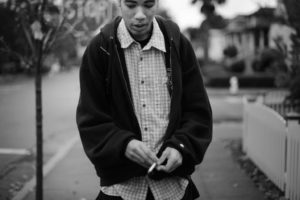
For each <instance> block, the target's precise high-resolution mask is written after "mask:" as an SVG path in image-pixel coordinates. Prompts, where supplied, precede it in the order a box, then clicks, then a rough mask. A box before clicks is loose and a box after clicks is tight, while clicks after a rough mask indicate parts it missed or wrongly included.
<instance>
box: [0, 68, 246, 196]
mask: <svg viewBox="0 0 300 200" xmlns="http://www.w3.org/2000/svg"><path fill="white" fill-rule="evenodd" d="M0 94H1V96H0V102H1V104H0V117H1V121H0V128H1V140H0V152H1V150H2V153H0V163H1V164H0V167H1V168H0V170H1V176H0V178H1V179H0V194H1V195H2V196H1V195H0V197H3V199H4V197H5V198H6V197H9V198H11V197H13V196H14V195H16V194H18V191H20V190H21V188H22V186H23V185H24V184H26V181H29V180H30V179H31V178H32V176H34V174H33V172H34V167H33V170H31V172H29V174H28V175H26V170H23V172H24V173H25V175H26V176H25V175H24V174H20V172H18V171H22V170H21V169H22V167H20V168H18V166H17V165H23V166H24V162H23V163H22V161H24V160H26V159H22V157H26V155H22V153H18V151H16V150H30V152H31V153H33V154H35V152H34V149H35V143H36V141H35V115H34V113H35V107H34V80H33V79H32V78H31V79H24V80H20V81H15V82H13V83H10V84H3V85H0ZM78 94H79V83H78V69H74V70H71V71H69V72H61V73H58V74H54V75H52V76H45V77H44V78H43V113H44V114H43V115H44V119H43V122H44V123H43V124H44V162H45V164H47V161H48V160H49V159H51V157H53V155H55V154H56V153H57V152H58V151H59V150H60V149H61V147H63V146H65V145H66V143H67V142H68V141H70V139H72V138H75V137H77V136H78V133H77V128H76V123H75V109H76V104H77V101H78ZM208 94H209V96H210V101H211V104H212V108H213V113H214V122H215V124H214V130H215V131H214V132H215V133H216V134H215V135H214V141H215V142H214V144H215V145H212V148H210V149H209V150H208V156H207V164H206V165H203V166H201V167H200V168H197V171H202V173H200V174H199V173H198V172H197V173H195V174H196V175H194V179H195V182H196V184H197V187H198V188H199V190H200V192H201V194H202V195H203V196H204V197H207V199H218V198H220V196H222V193H223V192H224V190H217V191H216V192H213V190H215V188H214V187H220V188H222V185H221V184H227V182H226V181H227V180H229V181H230V180H231V183H230V184H231V185H227V187H226V188H227V189H226V190H227V191H230V189H231V190H232V189H234V190H235V187H237V186H235V187H233V186H232V184H237V183H235V182H234V181H239V180H240V179H235V178H234V177H233V178H231V179H230V178H229V176H228V175H230V173H228V171H227V172H226V173H227V174H228V175H225V176H224V173H223V174H222V172H221V171H220V167H222V166H220V165H219V164H217V163H216V161H217V160H223V161H222V162H223V163H224V162H227V161H228V158H229V157H230V155H229V154H228V152H227V153H226V151H223V150H222V148H223V146H222V140H224V139H228V138H229V139H232V138H240V137H241V133H242V126H241V125H242V124H241V120H242V99H241V96H230V95H228V91H227V90H226V89H223V90H220V91H218V90H217V91H216V90H210V89H208ZM216 94H217V95H216ZM219 94H221V95H219ZM74 148H75V149H74ZM5 149H6V150H10V153H8V152H6V153H4V150H5ZM214 151H215V152H214ZM219 151H220V152H222V154H224V153H225V154H224V155H221V154H220V153H219ZM209 152H212V153H211V154H210V153H209ZM215 154H220V156H219V157H215V156H214V155H215ZM27 157H28V155H27ZM63 158H66V159H63ZM63 158H61V159H62V160H61V161H57V162H56V163H55V164H54V165H53V172H51V171H50V172H49V176H47V175H46V177H45V185H46V186H45V196H46V199H57V198H59V197H60V196H64V198H63V199H85V198H86V197H87V199H92V198H93V197H94V196H95V195H96V193H97V187H98V180H97V178H96V177H95V175H94V170H93V167H92V165H91V164H90V163H89V161H88V160H87V158H86V157H85V155H84V153H83V150H82V146H81V144H80V142H78V141H77V142H76V145H75V147H72V149H71V151H70V153H68V152H66V155H64V157H63ZM216 159H217V160H216ZM29 160H30V159H29ZM18 161H20V162H18ZM12 163H13V164H14V168H13V167H10V166H11V165H12ZM30 164H31V165H33V164H34V159H31V161H30ZM56 165H57V166H56ZM226 165H227V168H228V169H227V170H229V171H232V169H235V168H236V167H237V166H235V165H233V164H232V163H227V164H225V167H226ZM25 166H26V165H25ZM72 166H82V167H80V168H75V170H68V169H70V168H71V167H72ZM11 168H13V169H12V170H11ZM25 169H26V167H25ZM78 169H79V171H78ZM210 169H213V170H215V171H216V172H218V171H219V172H220V173H221V174H219V175H223V176H224V178H226V177H227V178H226V179H227V180H226V181H225V182H224V181H223V182H220V181H219V179H220V178H218V177H217V176H216V175H218V173H211V172H210V171H209V170H210ZM27 171H28V170H27ZM29 171H30V170H29ZM56 171H57V172H56ZM23 172H22V173H23ZM235 173H241V172H239V171H238V172H235ZM53 174H54V175H53ZM197 174H198V175H197ZM18 176H22V177H23V183H19V186H18V185H17V186H16V184H15V181H16V180H15V179H14V178H12V177H18ZM24 176H25V177H26V178H24ZM65 177H67V178H65ZM70 177H72V178H70ZM202 179H203V180H202ZM59 180H60V181H59ZM204 180H209V181H204ZM17 182H22V181H20V179H18V181H17ZM244 182H245V181H244V179H243V180H242V183H244ZM246 182H247V184H244V186H243V184H241V186H243V187H244V189H242V190H241V191H245V190H247V188H248V187H249V186H248V184H249V180H246ZM58 183H60V184H58ZM64 187H67V189H65V188H64ZM76 188H77V189H76ZM245 188H246V189H245ZM218 191H219V192H218ZM250 191H251V190H250ZM212 194H214V195H212ZM67 195H69V196H70V195H71V196H73V197H65V196H67ZM33 196H34V193H33V192H32V191H31V193H30V195H29V196H27V199H34V198H33ZM75 197H76V198H75ZM208 197H209V198H208ZM230 198H231V196H228V199H230ZM0 199H1V198H0ZM249 199H250V197H249Z"/></svg>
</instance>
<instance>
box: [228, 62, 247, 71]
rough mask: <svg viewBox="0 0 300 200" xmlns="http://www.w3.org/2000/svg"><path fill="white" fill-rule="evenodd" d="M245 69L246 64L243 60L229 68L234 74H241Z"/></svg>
mask: <svg viewBox="0 0 300 200" xmlns="http://www.w3.org/2000/svg"><path fill="white" fill-rule="evenodd" d="M245 68H246V64H245V61H244V60H238V61H236V62H234V63H232V64H231V66H229V69H230V70H231V71H232V72H235V73H242V72H244V70H245Z"/></svg>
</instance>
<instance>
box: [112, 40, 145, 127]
mask: <svg viewBox="0 0 300 200" xmlns="http://www.w3.org/2000/svg"><path fill="white" fill-rule="evenodd" d="M110 39H111V40H112V42H113V45H114V49H115V51H116V54H117V57H118V61H119V64H120V67H121V73H122V79H123V81H124V83H125V88H126V93H127V95H128V98H129V100H130V104H131V111H132V112H133V113H135V112H134V104H133V101H132V98H131V95H130V92H129V89H128V85H127V82H126V80H125V75H124V72H123V67H122V62H121V59H120V56H119V52H118V49H117V45H116V43H115V42H114V38H113V37H111V38H110ZM133 116H134V117H135V120H136V121H137V122H138V120H137V117H136V115H135V114H133ZM138 127H139V130H141V128H140V125H139V122H138Z"/></svg>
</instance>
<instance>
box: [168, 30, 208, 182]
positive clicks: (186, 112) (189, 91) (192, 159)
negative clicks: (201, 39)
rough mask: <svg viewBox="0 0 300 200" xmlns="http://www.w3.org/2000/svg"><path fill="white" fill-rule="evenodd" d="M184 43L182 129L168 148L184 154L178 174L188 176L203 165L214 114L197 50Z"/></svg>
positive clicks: (182, 40) (182, 58)
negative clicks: (195, 51) (196, 53)
mask: <svg viewBox="0 0 300 200" xmlns="http://www.w3.org/2000/svg"><path fill="white" fill-rule="evenodd" d="M180 43H181V44H180V54H181V55H180V57H181V63H182V90H183V93H182V94H183V95H182V101H181V107H182V112H181V118H180V121H179V122H178V123H179V126H178V128H177V129H176V130H175V131H174V133H173V134H172V136H171V137H170V138H169V139H168V140H167V141H166V142H165V144H164V145H165V146H171V147H173V148H176V149H177V150H178V151H179V152H180V153H181V154H182V157H183V162H182V165H181V166H180V167H179V168H178V169H176V170H175V172H174V173H175V174H178V175H181V176H184V175H190V174H191V173H192V172H193V171H194V168H195V165H197V164H200V163H201V162H202V160H203V157H204V154H205V152H206V150H207V148H208V145H209V144H210V142H211V140H212V110H211V106H210V102H209V99H208V96H207V93H206V90H205V88H204V84H203V79H202V76H201V73H200V69H199V65H198V62H197V59H196V56H195V53H194V50H193V48H192V46H191V44H190V42H189V41H188V40H187V39H186V38H185V37H184V36H183V35H181V42H180Z"/></svg>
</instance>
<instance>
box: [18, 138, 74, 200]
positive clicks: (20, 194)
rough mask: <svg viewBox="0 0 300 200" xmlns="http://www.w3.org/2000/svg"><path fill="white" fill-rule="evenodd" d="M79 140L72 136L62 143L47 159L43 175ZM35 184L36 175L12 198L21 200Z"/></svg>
mask: <svg viewBox="0 0 300 200" xmlns="http://www.w3.org/2000/svg"><path fill="white" fill-rule="evenodd" d="M78 141H79V136H75V137H73V138H72V139H71V140H70V141H68V142H66V143H65V144H64V145H62V147H61V148H59V150H58V151H57V153H56V154H55V155H54V156H52V158H50V159H49V161H48V162H47V163H46V164H45V165H44V166H43V177H46V176H47V175H48V174H49V172H50V171H51V170H52V169H53V168H54V167H55V166H56V165H57V163H59V161H61V160H62V159H63V158H64V157H65V156H66V155H67V153H68V152H69V151H70V150H71V149H72V147H73V146H74V145H75V144H76V143H77V142H78ZM35 186H36V176H34V177H33V178H32V179H31V180H29V181H28V182H27V183H26V184H25V185H24V186H23V188H22V189H21V190H20V191H19V192H18V193H17V194H16V196H14V197H13V198H12V200H22V199H24V198H25V197H26V196H27V194H28V193H29V192H31V191H32V190H33V189H34V187H35Z"/></svg>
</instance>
